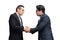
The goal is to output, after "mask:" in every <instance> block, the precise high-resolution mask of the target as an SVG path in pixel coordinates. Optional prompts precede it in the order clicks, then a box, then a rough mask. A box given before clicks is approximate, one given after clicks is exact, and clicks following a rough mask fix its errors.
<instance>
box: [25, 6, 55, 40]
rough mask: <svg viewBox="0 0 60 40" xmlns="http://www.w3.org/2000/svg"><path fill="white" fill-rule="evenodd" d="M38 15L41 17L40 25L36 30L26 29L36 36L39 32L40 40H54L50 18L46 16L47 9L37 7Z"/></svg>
mask: <svg viewBox="0 0 60 40" xmlns="http://www.w3.org/2000/svg"><path fill="white" fill-rule="evenodd" d="M36 8H37V10H36V14H37V16H40V19H39V21H38V24H37V26H36V27H35V28H29V27H28V26H27V27H26V30H25V31H26V32H30V33H32V34H34V33H35V32H37V31H38V40H54V39H53V35H52V30H51V23H50V18H49V16H47V15H46V14H45V7H44V6H43V5H37V6H36Z"/></svg>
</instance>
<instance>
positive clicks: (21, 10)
mask: <svg viewBox="0 0 60 40" xmlns="http://www.w3.org/2000/svg"><path fill="white" fill-rule="evenodd" d="M18 13H19V15H23V13H24V8H23V7H21V8H20V9H18Z"/></svg>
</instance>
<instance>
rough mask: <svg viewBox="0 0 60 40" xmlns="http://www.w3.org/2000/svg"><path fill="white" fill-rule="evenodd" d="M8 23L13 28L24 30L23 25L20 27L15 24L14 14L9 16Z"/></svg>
mask: <svg viewBox="0 0 60 40" xmlns="http://www.w3.org/2000/svg"><path fill="white" fill-rule="evenodd" d="M9 25H10V26H11V28H12V29H14V30H18V31H23V30H24V28H23V27H20V26H19V25H17V24H16V20H15V17H14V16H10V19H9Z"/></svg>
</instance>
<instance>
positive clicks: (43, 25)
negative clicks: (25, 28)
mask: <svg viewBox="0 0 60 40" xmlns="http://www.w3.org/2000/svg"><path fill="white" fill-rule="evenodd" d="M48 23H49V18H48V17H45V18H44V19H43V20H42V22H40V24H39V25H38V26H36V28H31V29H30V33H32V34H33V33H35V32H37V31H40V30H42V29H43V28H44V27H45V25H47V24H48Z"/></svg>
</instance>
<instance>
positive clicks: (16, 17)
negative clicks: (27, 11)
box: [9, 5, 24, 40]
mask: <svg viewBox="0 0 60 40" xmlns="http://www.w3.org/2000/svg"><path fill="white" fill-rule="evenodd" d="M23 13H24V6H23V5H18V6H17V8H16V13H14V14H11V15H10V18H9V28H10V35H9V40H23V33H22V32H23V31H24V27H23V22H22V18H21V16H22V15H23Z"/></svg>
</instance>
